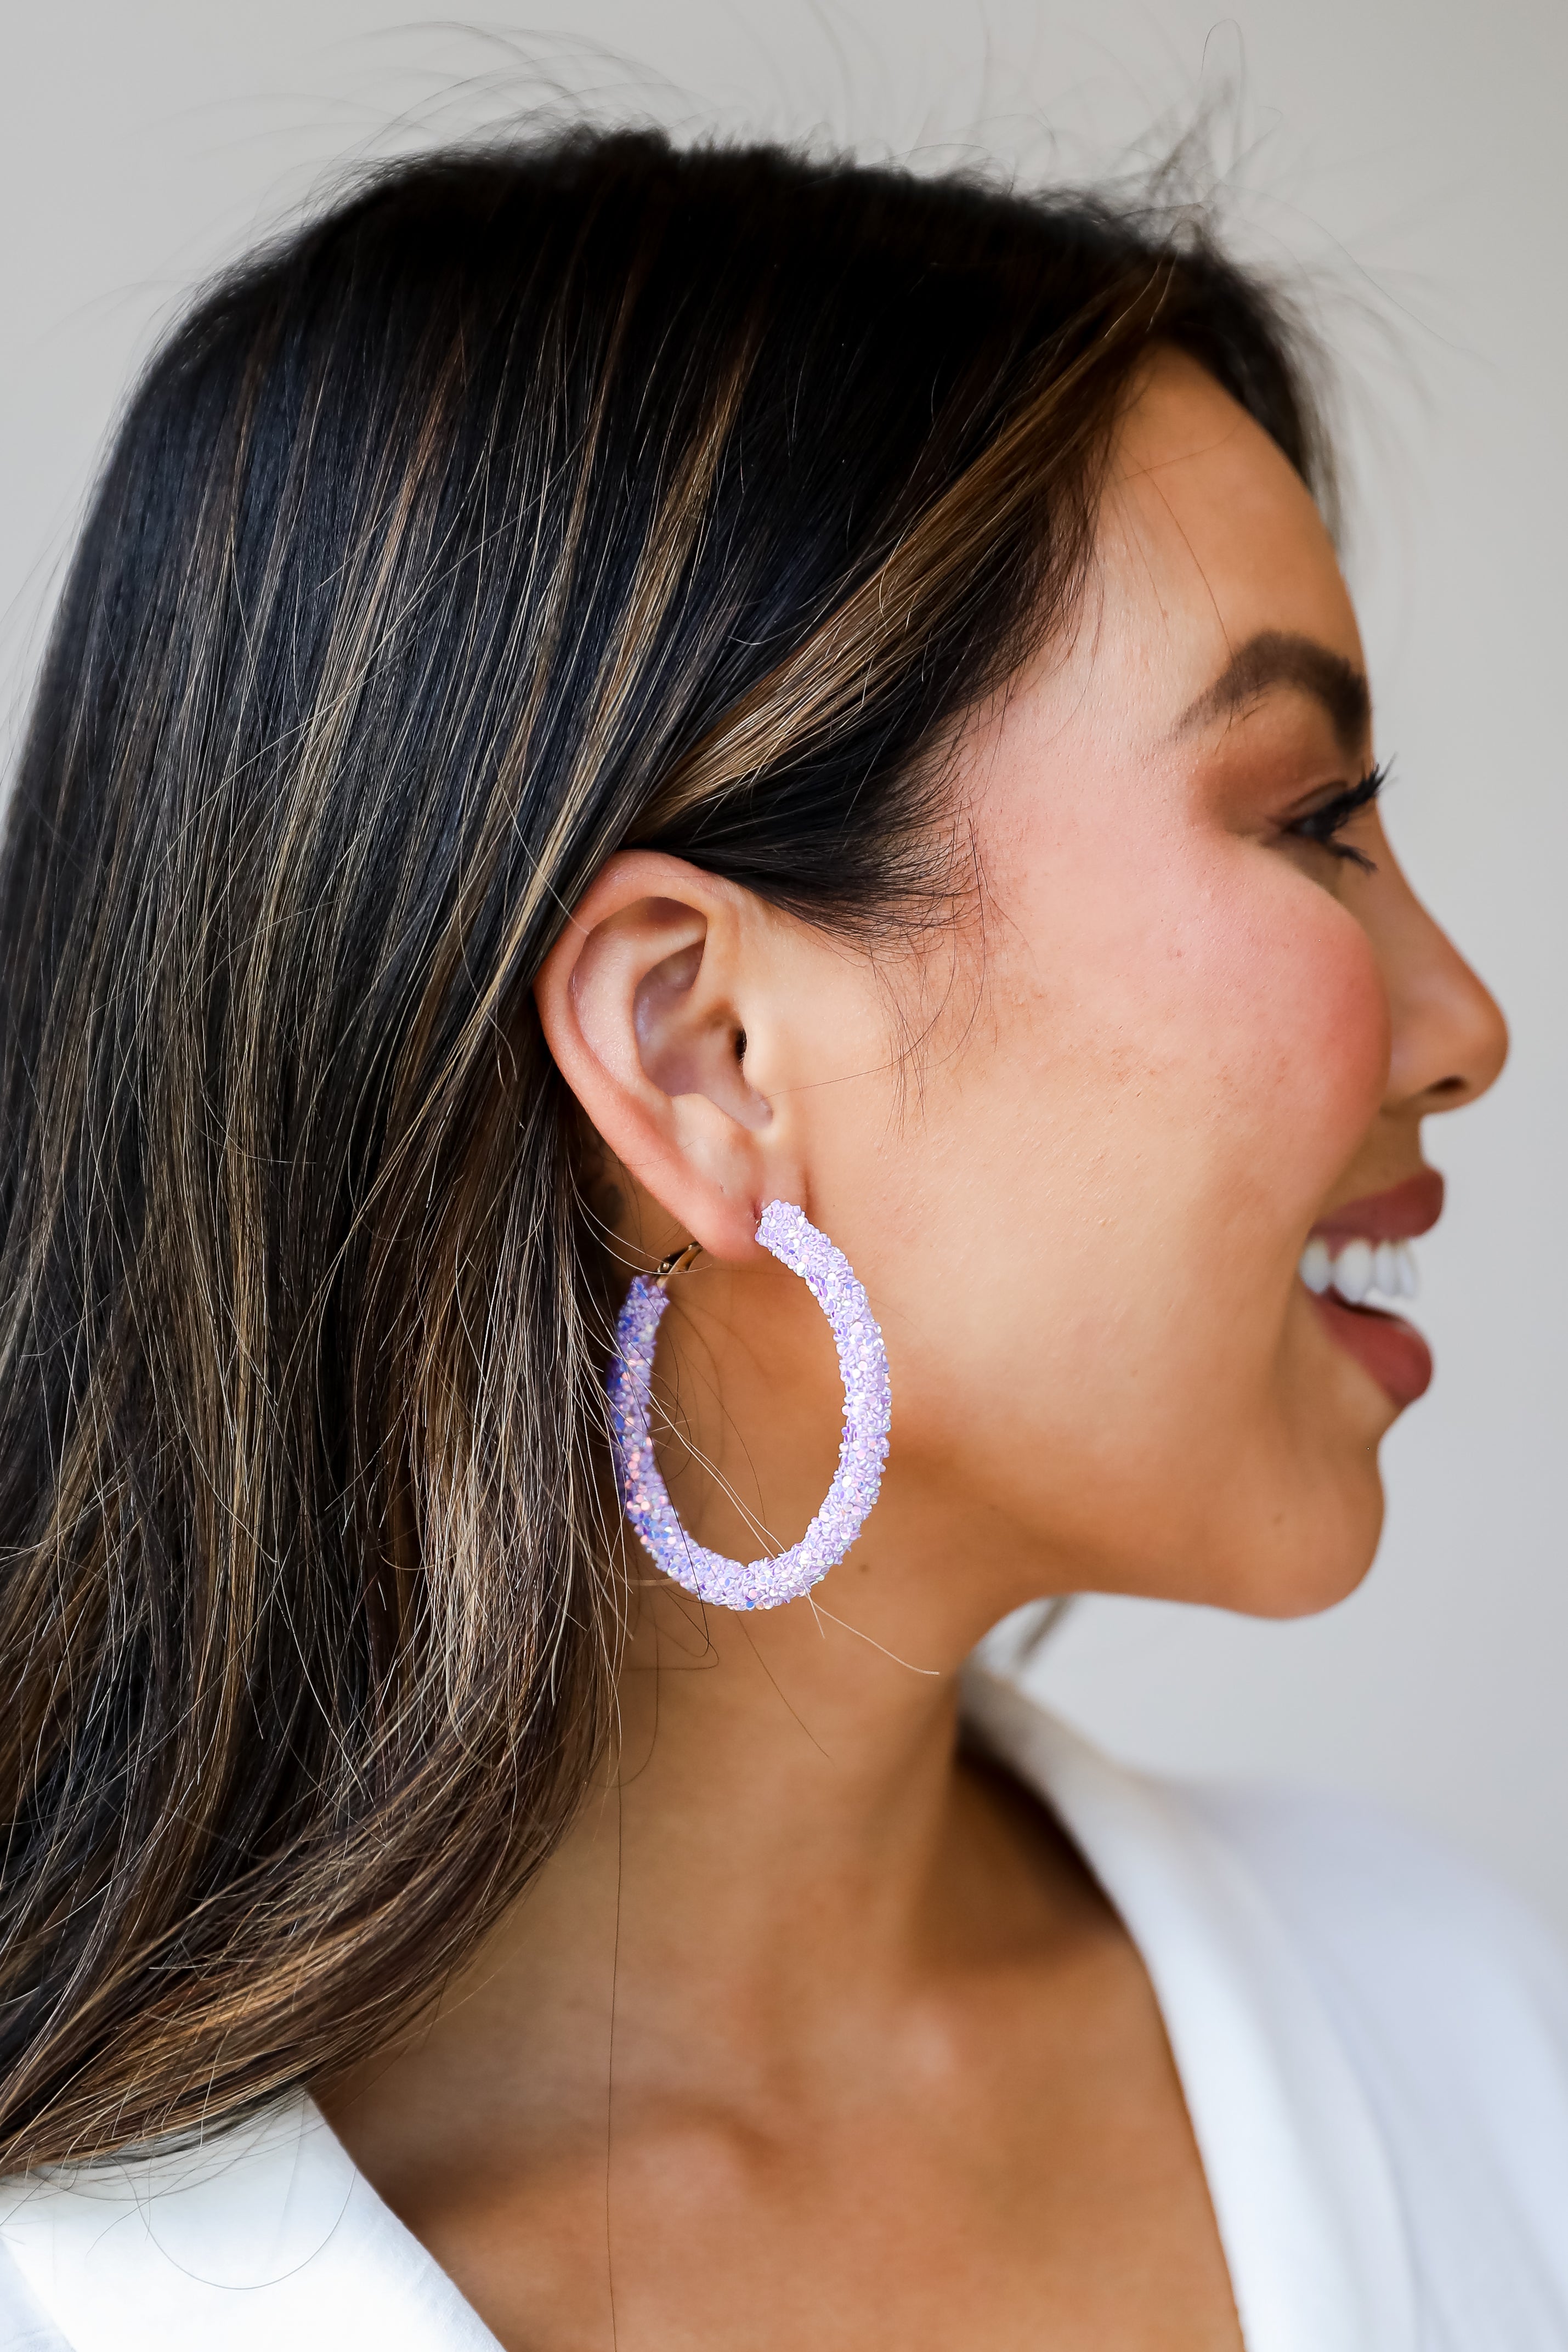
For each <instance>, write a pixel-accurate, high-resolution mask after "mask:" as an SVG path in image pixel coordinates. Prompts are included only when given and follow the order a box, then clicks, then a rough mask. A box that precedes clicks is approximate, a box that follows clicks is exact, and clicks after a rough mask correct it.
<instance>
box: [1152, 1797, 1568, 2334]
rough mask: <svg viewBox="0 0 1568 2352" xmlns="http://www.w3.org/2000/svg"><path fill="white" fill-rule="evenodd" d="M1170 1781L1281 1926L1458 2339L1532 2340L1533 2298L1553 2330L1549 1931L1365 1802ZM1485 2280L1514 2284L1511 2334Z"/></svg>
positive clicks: (1564, 2044) (1560, 2205)
mask: <svg viewBox="0 0 1568 2352" xmlns="http://www.w3.org/2000/svg"><path fill="white" fill-rule="evenodd" d="M1179 1796H1180V1799H1181V1801H1182V1802H1183V1803H1184V1804H1186V1805H1187V1806H1189V1807H1190V1808H1191V1809H1192V1810H1193V1811H1194V1812H1195V1813H1196V1814H1197V1816H1198V1817H1199V1818H1200V1819H1201V1821H1202V1822H1203V1823H1204V1824H1205V1825H1206V1826H1207V1829H1208V1830H1209V1831H1210V1832H1212V1833H1213V1834H1214V1835H1215V1836H1216V1837H1218V1840H1219V1841H1220V1842H1221V1843H1223V1844H1224V1845H1225V1846H1226V1847H1227V1848H1228V1851H1229V1853H1231V1855H1232V1856H1233V1857H1234V1858H1235V1860H1236V1861H1237V1862H1238V1863H1239V1864H1241V1866H1242V1867H1243V1868H1244V1869H1245V1871H1246V1873H1247V1875H1248V1876H1249V1879H1250V1880H1251V1881H1252V1883H1253V1884H1254V1885H1255V1886H1256V1887H1257V1888H1258V1889H1259V1890H1260V1893H1261V1895H1262V1896H1263V1898H1264V1899H1265V1901H1266V1902H1267V1903H1268V1904H1269V1906H1270V1908H1271V1909H1272V1910H1273V1912H1274V1913H1275V1914H1276V1916H1278V1918H1279V1919H1280V1920H1281V1923H1282V1925H1283V1926H1284V1927H1285V1929H1286V1932H1287V1934H1288V1936H1289V1938H1290V1940H1291V1944H1292V1945H1293V1946H1294V1948H1295V1951H1296V1954H1297V1957H1298V1958H1299V1959H1300V1960H1301V1963H1302V1965H1303V1966H1304V1968H1305V1969H1306V1970H1307V1972H1308V1974H1309V1975H1310V1977H1311V1978H1312V1981H1313V1984H1314V1986H1315V1989H1316V1990H1317V1993H1318V1996H1319V1999H1320V2000H1321V2001H1322V2006H1323V2008H1324V2009H1325V2010H1326V2011H1327V2012H1328V2013H1329V2015H1330V2017H1331V2018H1332V2020H1333V2023H1334V2026H1335V2028H1336V2030H1337V2033H1338V2037H1339V2039H1340V2041H1341V2042H1342V2044H1343V2047H1344V2048H1345V2050H1346V2052H1347V2053H1348V2054H1349V2055H1350V2057H1351V2059H1352V2062H1353V2063H1354V2066H1355V2069H1356V2072H1357V2074H1358V2075H1359V2076H1360V2078H1361V2081H1362V2084H1363V2086H1364V2090H1365V2093H1366V2095H1367V2097H1368V2099H1369V2101H1370V2102H1371V2104H1372V2105H1373V2107H1374V2108H1375V2111H1376V2114H1377V2116H1378V2119H1379V2122H1380V2124H1381V2126H1382V2131H1383V2136H1384V2139H1385V2145H1386V2147H1388V2149H1389V2152H1390V2155H1391V2158H1392V2159H1393V2162H1394V2165H1395V2169H1396V2177H1397V2179H1398V2183H1399V2189H1400V2194H1401V2199H1402V2201H1403V2203H1404V2205H1405V2208H1406V2214H1407V2216H1408V2218H1409V2220H1410V2221H1411V2224H1412V2227H1413V2229H1414V2231H1415V2233H1416V2241H1417V2245H1418V2249H1419V2252H1420V2256H1421V2266H1422V2268H1423V2269H1424V2270H1425V2271H1426V2272H1427V2274H1428V2277H1429V2278H1437V2276H1439V2275H1440V2276H1441V2279H1442V2282H1443V2288H1444V2292H1443V2295H1442V2297H1441V2300H1442V2302H1443V2303H1444V2304H1445V2305H1446V2306H1447V2307H1448V2308H1453V2309H1459V2308H1464V2307H1465V2306H1466V2305H1467V2304H1470V2305H1471V2310H1470V2316H1471V2319H1472V2320H1473V2323H1474V2326H1475V2327H1476V2330H1477V2332H1476V2333H1475V2334H1474V2335H1473V2336H1470V2337H1469V2341H1471V2342H1475V2343H1483V2342H1495V2343H1499V2344H1502V2343H1513V2342H1519V2343H1534V2342H1536V2341H1538V2340H1542V2336H1541V2330H1540V2327H1539V2326H1532V2325H1531V2321H1532V2320H1533V2319H1535V2318H1536V2316H1537V2315H1538V2313H1539V2312H1543V2311H1545V2310H1547V2309H1550V2310H1551V2312H1552V2315H1554V2319H1555V2321H1556V2323H1557V2324H1559V2325H1561V2326H1563V2328H1564V2329H1565V2330H1568V1959H1565V1958H1564V1955H1563V1952H1562V1950H1561V1948H1559V1947H1558V1945H1557V1944H1556V1942H1555V1941H1554V1940H1553V1938H1552V1937H1551V1936H1550V1935H1549V1934H1548V1933H1547V1931H1546V1930H1545V1928H1544V1927H1542V1925H1541V1924H1540V1922H1539V1921H1538V1920H1537V1919H1536V1918H1535V1917H1534V1916H1533V1915H1532V1914H1531V1912H1530V1911H1529V1910H1528V1909H1527V1907H1526V1906H1524V1905H1523V1904H1522V1903H1521V1902H1520V1901H1519V1900H1518V1899H1517V1898H1516V1897H1515V1896H1514V1895H1511V1894H1510V1893H1509V1892H1508V1891H1507V1889H1505V1888H1504V1887H1502V1886H1500V1885H1499V1884H1498V1883H1497V1882H1496V1881H1495V1880H1494V1879H1493V1878H1492V1877H1491V1876H1490V1874H1488V1873H1487V1872H1486V1871H1484V1870H1482V1869H1479V1868H1478V1867H1477V1866H1476V1865H1475V1864H1473V1863H1471V1862H1469V1860H1467V1859H1465V1858H1464V1857H1462V1856H1461V1855H1459V1854H1458V1853H1455V1852H1453V1851H1452V1850H1451V1849H1450V1848H1449V1847H1448V1846H1447V1845H1446V1844H1445V1843H1443V1842H1442V1841H1441V1840H1439V1839H1437V1838H1436V1837H1433V1836H1431V1835H1430V1834H1429V1833H1428V1832H1425V1831H1423V1830H1420V1829H1418V1828H1416V1826H1414V1825H1413V1824H1412V1823H1410V1822H1406V1821H1403V1820H1401V1819H1399V1818H1398V1817H1396V1816H1395V1815H1393V1814H1391V1813H1389V1812H1387V1811H1384V1810H1383V1809H1382V1808H1380V1807H1378V1806H1375V1805H1373V1804H1369V1803H1365V1802H1363V1801H1357V1800H1354V1799H1351V1798H1347V1797H1342V1796H1332V1795H1326V1794H1320V1793H1305V1792H1297V1791H1286V1790H1267V1789H1236V1788H1218V1787H1192V1786H1190V1785H1189V1786H1182V1787H1180V1789H1179ZM1483 2282H1484V2284H1483ZM1499 2294H1502V2295H1503V2296H1504V2298H1505V2300H1506V2299H1508V2298H1514V2297H1517V2298H1518V2299H1519V2303H1520V2312H1519V2315H1518V2319H1517V2322H1516V2324H1515V2326H1514V2331H1513V2332H1511V2331H1510V2327H1509V2326H1508V2325H1506V2324H1500V2323H1502V2322H1503V2320H1504V2315H1503V2314H1502V2313H1500V2311H1499V2309H1498V2307H1497V2301H1496V2298H1497V2297H1498V2295H1499ZM1483 2306H1490V2307H1483ZM1550 2340H1552V2341H1553V2342H1555V2341H1558V2340H1560V2339H1559V2338H1557V2337H1556V2336H1552V2337H1551V2338H1550ZM1563 2340H1568V2336H1565V2338H1564V2339H1563Z"/></svg>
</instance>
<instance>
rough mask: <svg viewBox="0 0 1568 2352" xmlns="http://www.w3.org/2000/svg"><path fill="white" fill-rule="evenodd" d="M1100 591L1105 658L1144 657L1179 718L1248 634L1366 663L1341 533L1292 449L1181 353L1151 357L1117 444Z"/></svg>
mask: <svg viewBox="0 0 1568 2352" xmlns="http://www.w3.org/2000/svg"><path fill="white" fill-rule="evenodd" d="M1091 594H1092V597H1093V599H1094V601H1095V603H1096V604H1097V605H1098V612H1097V614H1096V626H1095V627H1094V629H1093V630H1092V636H1093V638H1094V640H1095V648H1094V657H1095V665H1096V667H1102V666H1103V665H1105V664H1107V663H1108V664H1110V665H1111V667H1113V668H1119V667H1124V666H1126V667H1134V668H1135V670H1136V672H1137V674H1138V677H1139V682H1140V690H1141V695H1142V696H1144V697H1147V698H1149V700H1150V703H1151V706H1152V707H1151V709H1150V713H1149V715H1150V717H1151V718H1152V719H1159V718H1163V719H1165V720H1166V722H1167V723H1171V724H1174V723H1176V720H1177V719H1178V718H1179V716H1180V714H1181V713H1182V712H1184V711H1185V710H1186V709H1187V708H1188V707H1189V706H1190V705H1191V704H1192V703H1193V702H1194V701H1195V700H1196V699H1197V698H1198V697H1200V696H1201V695H1202V693H1203V692H1204V691H1205V689H1206V688H1207V687H1208V686H1209V685H1210V684H1211V683H1212V681H1213V680H1214V678H1215V677H1217V676H1218V674H1219V673H1220V672H1221V671H1222V670H1223V669H1224V668H1225V667H1226V665H1227V664H1228V662H1229V661H1230V660H1231V658H1232V656H1234V654H1235V653H1236V651H1237V649H1238V647H1239V646H1244V645H1245V644H1247V642H1248V641H1249V639H1252V638H1256V637H1260V636H1268V635H1279V636H1281V637H1301V638H1304V639H1310V640H1312V642H1313V643H1315V644H1316V645H1318V646H1322V647H1324V648H1326V649H1327V650H1328V651H1329V652H1330V653H1332V654H1334V655H1338V656H1341V657H1342V658H1343V660H1344V661H1345V662H1346V663H1348V664H1350V665H1351V666H1352V667H1354V668H1355V669H1356V670H1359V669H1360V668H1361V667H1362V652H1361V640H1360V635H1359V633H1358V631H1357V628H1356V624H1355V614H1354V608H1353V606H1352V604H1351V601H1350V597H1349V594H1348V593H1347V591H1346V589H1345V584H1344V581H1343V575H1342V573H1341V572H1340V568H1339V562H1338V559H1337V557H1336V555H1335V553H1334V549H1333V541H1332V540H1331V539H1330V537H1329V534H1328V531H1327V529H1326V528H1325V526H1324V523H1323V520H1322V516H1321V515H1320V514H1319V512H1318V509H1317V507H1316V506H1315V504H1314V503H1313V500H1312V495H1311V493H1310V492H1309V491H1308V489H1307V488H1306V485H1305V484H1304V483H1303V482H1302V481H1301V478H1300V476H1299V475H1298V474H1297V473H1296V472H1295V470H1294V468H1293V467H1291V464H1290V462H1289V460H1288V459H1287V458H1286V457H1284V455H1283V454H1282V452H1281V450H1280V449H1279V448H1278V447H1277V446H1275V444H1274V443H1273V442H1272V441H1271V440H1270V438H1269V436H1268V435H1267V434H1266V433H1265V432H1264V431H1263V429H1262V427H1261V426H1260V425H1257V424H1255V423H1254V422H1253V420H1252V418H1251V417H1249V415H1247V413H1246V411H1245V410H1244V409H1242V408H1241V407H1240V406H1239V404H1237V403H1236V402H1235V401H1234V400H1232V399H1231V398H1230V396H1229V394H1228V393H1226V392H1224V391H1223V390H1222V389H1221V387H1220V386H1219V385H1218V383H1216V382H1215V381H1214V379H1213V377H1212V376H1210V375H1208V374H1207V373H1206V372H1205V371H1204V370H1203V369H1202V368H1200V367H1198V366H1197V363H1196V362H1193V361H1191V360H1189V359H1187V358H1186V356H1185V355H1183V354H1181V353H1177V352H1168V353H1163V354H1161V355H1160V357H1159V358H1158V359H1157V360H1156V361H1155V362H1154V364H1153V365H1152V366H1151V368H1150V370H1149V372H1148V374H1147V377H1146V378H1145V382H1144V383H1143V385H1142V388H1141V390H1140V391H1139V393H1138V395H1137V397H1136V399H1135V400H1134V404H1133V405H1132V407H1131V408H1130V410H1129V412H1128V414H1127V415H1126V417H1125V419H1124V423H1123V425H1122V428H1121V430H1120V432H1119V434H1118V436H1117V439H1116V443H1115V445H1114V447H1113V453H1112V459H1111V465H1110V469H1109V475H1108V479H1107V483H1106V489H1105V496H1104V501H1103V508H1102V511H1101V518H1100V527H1099V530H1098V534H1097V540H1096V550H1095V564H1094V575H1093V579H1092V583H1091Z"/></svg>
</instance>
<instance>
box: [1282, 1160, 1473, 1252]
mask: <svg viewBox="0 0 1568 2352" xmlns="http://www.w3.org/2000/svg"><path fill="white" fill-rule="evenodd" d="M1442 1213H1443V1179H1442V1177H1441V1175H1440V1174H1439V1173H1438V1171H1437V1169H1436V1168H1423V1169H1422V1170H1421V1171H1420V1173H1419V1174H1418V1175H1416V1176H1406V1178H1405V1180H1404V1181H1403V1182H1402V1183H1399V1184H1391V1185H1390V1186H1389V1188H1388V1190H1387V1192H1368V1193H1367V1194H1366V1196H1365V1198H1364V1199H1363V1200H1360V1201H1346V1202H1343V1203H1342V1204H1341V1206H1340V1207H1339V1208H1337V1209H1331V1210H1330V1211H1329V1213H1328V1215H1327V1216H1326V1217H1320V1218H1319V1219H1318V1222H1317V1223H1316V1224H1315V1225H1314V1226H1313V1227H1312V1232H1313V1234H1315V1235H1316V1236H1317V1237H1318V1238H1319V1239H1321V1240H1322V1241H1325V1242H1345V1241H1353V1240H1355V1239H1357V1238H1360V1239H1361V1240H1364V1241H1369V1242H1403V1241H1410V1240H1412V1239H1414V1237H1415V1235H1416V1234H1426V1233H1430V1231H1431V1229H1432V1227H1433V1226H1434V1225H1435V1224H1436V1223H1437V1220H1438V1218H1439V1217H1440V1216H1441V1215H1442Z"/></svg>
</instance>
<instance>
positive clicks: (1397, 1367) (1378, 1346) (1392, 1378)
mask: <svg viewBox="0 0 1568 2352" xmlns="http://www.w3.org/2000/svg"><path fill="white" fill-rule="evenodd" d="M1307 1296H1308V1297H1310V1298H1312V1305H1313V1306H1314V1307H1316V1308H1317V1310H1318V1313H1319V1314H1320V1315H1321V1316H1322V1318H1323V1321H1324V1322H1325V1323H1326V1324H1327V1325H1328V1327H1329V1330H1330V1333H1331V1334H1332V1336H1333V1338H1334V1339H1337V1340H1338V1341H1339V1344H1340V1346H1341V1347H1342V1348H1343V1349H1344V1351H1345V1353H1346V1355H1348V1356H1354V1358H1355V1360H1356V1362H1357V1363H1358V1364H1360V1365H1361V1366H1362V1367H1363V1369H1364V1370H1366V1371H1369V1372H1370V1373H1371V1374H1372V1377H1373V1379H1374V1380H1375V1381H1376V1382H1377V1384H1378V1386H1379V1388H1381V1389H1383V1390H1384V1391H1385V1392H1386V1394H1387V1395H1389V1396H1391V1397H1392V1398H1393V1400H1394V1402H1395V1403H1396V1405H1401V1406H1403V1405H1407V1404H1414V1403H1415V1402H1416V1398H1417V1397H1418V1396H1425V1395H1426V1393H1427V1389H1428V1388H1429V1387H1430V1386H1431V1381H1432V1350H1431V1349H1430V1348H1428V1346H1427V1342H1426V1340H1425V1339H1423V1338H1422V1337H1421V1334H1420V1333H1419V1331H1417V1330H1416V1328H1415V1326H1414V1324H1411V1323H1406V1320H1405V1318H1404V1317H1403V1316H1400V1315H1385V1314H1384V1313H1382V1311H1381V1310H1380V1309H1379V1308H1377V1307H1347V1306H1346V1305H1345V1303H1344V1301H1343V1298H1336V1297H1334V1295H1333V1291H1332V1290H1325V1291H1323V1292H1322V1294H1321V1295H1318V1296H1314V1295H1313V1294H1312V1292H1311V1291H1309V1292H1308V1294H1307Z"/></svg>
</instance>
